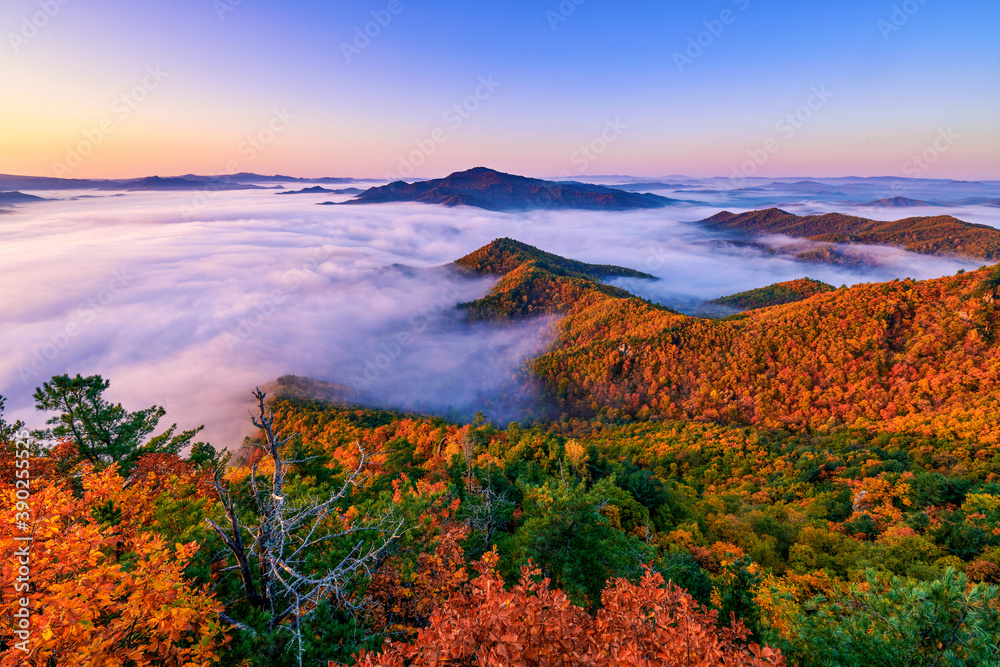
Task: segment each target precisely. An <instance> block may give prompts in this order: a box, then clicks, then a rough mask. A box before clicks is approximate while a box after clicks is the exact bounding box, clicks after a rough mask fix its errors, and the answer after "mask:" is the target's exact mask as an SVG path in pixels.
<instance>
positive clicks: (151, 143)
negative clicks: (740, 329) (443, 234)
mask: <svg viewBox="0 0 1000 667" xmlns="http://www.w3.org/2000/svg"><path fill="white" fill-rule="evenodd" d="M396 1H397V2H398V5H396V8H401V11H399V12H398V13H397V14H395V15H391V14H389V13H388V11H387V8H388V7H390V5H391V4H392V3H390V1H389V0H370V1H368V0H341V1H337V2H333V1H330V0H323V1H315V0H284V1H279V0H242V1H241V0H172V1H171V2H164V1H163V0H128V1H123V0H5V1H4V2H3V3H2V5H0V28H2V31H0V32H2V36H3V40H2V43H0V91H2V93H0V94H2V98H0V99H2V103H0V172H3V173H18V174H32V175H42V176H53V175H65V176H72V177H133V176H139V175H147V174H154V173H155V174H159V175H177V174H183V173H189V172H195V173H222V172H227V171H254V172H258V173H286V174H291V175H298V176H320V175H326V176H355V177H365V176H369V177H378V178H382V177H386V176H387V175H389V174H397V173H400V170H401V167H403V168H404V171H405V172H406V173H409V169H407V167H408V166H410V165H411V164H413V163H414V162H419V163H421V164H420V166H419V167H417V168H415V169H414V171H413V173H414V174H415V175H417V176H424V177H434V176H441V175H444V174H446V173H448V172H450V171H454V170H458V169H465V168H468V167H471V166H476V165H484V166H490V167H494V168H497V169H502V170H505V171H512V172H517V173H523V174H528V175H537V176H555V175H560V174H563V175H574V176H575V175H598V174H632V175H639V176H661V175H668V174H687V175H691V176H729V175H730V174H731V173H732V171H733V169H734V167H738V166H739V165H741V164H743V163H744V162H745V161H746V160H748V159H750V156H751V154H756V155H757V156H760V155H762V153H761V150H763V147H764V146H765V143H766V142H767V141H768V140H769V139H773V141H772V142H771V143H770V144H769V145H770V146H771V148H772V149H774V148H775V147H777V148H776V150H775V151H774V152H773V154H771V155H767V157H766V160H765V161H764V164H763V165H762V166H760V167H759V168H758V171H757V175H764V176H847V175H860V176H873V175H897V176H905V175H909V176H915V175H921V176H925V177H928V178H960V179H987V178H989V179H1000V121H998V119H1000V38H998V36H1000V3H997V2H996V1H995V0H988V1H987V0H982V1H978V2H973V1H969V0H952V1H951V2H944V1H943V0H922V1H921V0H907V1H906V2H896V3H894V2H892V1H888V0H887V1H885V2H881V1H872V0H841V1H839V2H824V3H812V2H808V3H806V2H792V1H788V0H735V1H734V0H711V1H707V2H697V3H695V2H684V3H682V2H663V1H662V0H661V1H658V2H653V1H642V2H640V1H632V2H629V1H625V2H608V1H607V0H563V2H562V3H560V0H477V1H475V2H468V1H464V2H459V1H457V0H433V1H431V0H396ZM62 3H65V4H62ZM577 3H579V4H577ZM46 7H48V12H49V14H52V16H51V17H49V16H47V15H45V14H44V13H43V12H44V11H45V8H46ZM54 8H56V9H54ZM561 8H562V9H561ZM907 10H909V12H910V13H909V14H908V13H907ZM372 12H376V13H379V12H381V13H382V15H383V18H384V17H385V16H386V15H390V16H391V17H392V18H391V20H390V21H389V22H388V25H386V26H385V27H380V29H379V34H378V35H377V36H376V37H374V38H373V39H371V41H370V43H369V44H367V45H364V42H359V44H360V45H361V46H363V48H361V49H359V51H360V52H355V53H352V54H351V57H350V61H348V57H346V56H345V54H344V52H343V44H345V43H347V44H352V43H353V42H354V40H355V36H356V30H357V29H363V28H364V26H365V24H366V23H368V22H370V21H372V20H373V15H372ZM724 12H730V13H727V14H724ZM720 18H724V19H726V20H728V21H729V22H728V24H724V23H722V22H721V21H720ZM557 19H558V20H557ZM562 19H564V20H562ZM894 19H895V23H893V21H894ZM904 19H905V20H904ZM706 22H708V24H707V25H706ZM880 22H881V23H880ZM36 25H41V27H40V28H37V29H35V26H36ZM720 27H721V28H722V29H721V30H720ZM710 28H714V29H715V31H716V33H718V34H711V32H708V31H709V30H710ZM896 28H898V29H896ZM890 30H891V31H890ZM699 38H700V40H701V42H702V44H703V45H704V46H702V47H700V48H701V52H700V53H699V52H698V50H697V49H692V50H691V51H689V52H688V53H687V54H685V51H686V50H687V49H688V47H689V46H690V44H691V42H690V41H689V40H695V41H697V40H699ZM675 54H682V55H685V57H687V56H693V57H691V60H690V61H689V62H685V63H683V64H682V66H678V64H677V56H676V55H675ZM150 68H152V71H157V70H158V71H160V72H162V73H165V76H163V77H161V78H162V80H160V81H158V82H157V81H156V80H155V79H154V78H152V77H150V76H149V75H148V72H149V71H150ZM490 77H492V80H493V81H495V82H497V83H498V84H499V85H498V86H497V87H496V88H495V90H493V91H492V93H489V92H487V90H486V89H485V88H482V87H480V86H481V84H480V83H479V82H480V80H481V79H486V80H489V79H490ZM144 78H145V81H146V84H147V87H146V88H142V87H141V86H142V85H143V81H144ZM137 86H139V87H140V88H138V89H137V88H136V87H137ZM477 87H478V90H479V92H480V94H481V97H483V98H484V99H482V100H474V101H473V100H469V104H470V106H478V108H477V109H475V110H474V111H473V112H471V113H468V114H467V115H468V117H467V118H461V117H459V116H458V115H456V114H455V113H454V111H452V112H451V113H450V114H449V109H453V107H454V106H455V105H456V104H462V103H463V102H465V101H466V100H467V99H468V98H469V96H471V95H474V94H475V93H476V92H477ZM813 89H817V90H824V91H828V92H829V93H832V96H831V97H829V99H827V100H826V101H824V102H819V98H817V97H813V98H812V102H813V106H814V107H817V108H815V109H812V110H808V111H806V110H805V109H800V107H802V105H804V104H806V103H807V102H808V101H810V96H811V95H812V94H813V93H812V92H811V91H812V90H813ZM123 95H124V96H126V99H125V100H122V99H121V98H122V96H123ZM130 96H131V97H130ZM138 98H144V99H142V101H138ZM116 100H117V102H116ZM129 104H131V106H134V108H131V106H128V105H129ZM797 110H798V111H799V113H800V118H806V120H805V121H804V122H798V121H796V125H798V127H795V126H793V125H791V124H787V123H786V124H782V125H779V122H780V121H781V119H782V118H784V117H785V116H786V114H790V113H792V114H794V113H795V112H796V111H797ZM125 111H127V113H125ZM276 111H277V112H280V113H279V115H278V116H276V115H275V113H276ZM282 115H286V117H287V115H290V116H292V118H289V119H287V120H282V119H281V116H282ZM458 121H461V122H458ZM609 121H611V123H612V124H614V123H618V124H619V126H620V127H619V128H618V129H614V130H612V129H608V127H609ZM269 125H270V126H271V127H270V128H269ZM102 127H103V128H105V129H110V130H111V131H110V132H104V131H103V130H102V129H101V128H102ZM275 128H276V129H278V131H277V132H272V129H275ZM439 128H440V130H441V131H440V132H439V133H437V135H436V136H437V138H438V139H441V138H442V137H443V138H444V139H445V141H443V143H436V142H434V140H433V139H432V138H431V137H432V136H433V134H434V131H435V130H436V129H439ZM602 133H603V134H604V135H605V137H604V139H612V140H613V141H610V142H605V141H604V139H602V138H601V137H602ZM942 133H943V134H945V135H948V136H950V137H951V138H950V139H948V140H947V141H944V140H939V139H938V137H939V136H941V135H942ZM88 137H89V138H88ZM251 137H255V138H256V140H255V141H256V146H254V145H253V143H252V142H251V141H250V138H251ZM935 141H937V143H938V148H939V149H940V148H943V149H944V150H937V149H935V148H934V145H935ZM421 144H422V145H423V146H424V148H423V149H422V150H421V149H419V148H418V146H419V145H421ZM588 144H593V146H594V147H595V149H598V150H596V151H595V153H594V154H593V155H592V159H590V158H586V157H584V155H583V153H582V152H580V148H581V146H585V145H588ZM600 149H603V150H600ZM75 150H78V152H87V153H88V155H86V156H80V158H79V159H76V158H74V157H73V154H72V153H73V151H75ZM416 151H420V152H416ZM415 152H416V153H415ZM925 152H926V154H927V155H928V156H930V157H933V158H935V159H933V160H931V161H930V162H929V163H927V164H922V163H917V162H914V160H913V158H914V157H915V156H919V155H921V154H923V153H925ZM411 155H412V156H415V158H414V159H411V158H410V157H409V156H411ZM57 164H58V165H62V166H63V167H65V169H57V166H56V165H57ZM234 167H235V168H234ZM57 172H58V173H57Z"/></svg>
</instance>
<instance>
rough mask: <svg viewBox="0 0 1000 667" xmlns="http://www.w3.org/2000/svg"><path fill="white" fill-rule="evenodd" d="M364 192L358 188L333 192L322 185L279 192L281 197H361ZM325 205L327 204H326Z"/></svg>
mask: <svg viewBox="0 0 1000 667" xmlns="http://www.w3.org/2000/svg"><path fill="white" fill-rule="evenodd" d="M362 192H364V190H360V189H358V188H343V189H340V190H331V189H329V188H324V187H323V186H322V185H315V186H313V187H311V188H302V189H301V190H286V191H285V192H279V193H277V194H279V195H314V194H317V195H318V194H328V195H359V194H361V193H362ZM324 203H325V202H324Z"/></svg>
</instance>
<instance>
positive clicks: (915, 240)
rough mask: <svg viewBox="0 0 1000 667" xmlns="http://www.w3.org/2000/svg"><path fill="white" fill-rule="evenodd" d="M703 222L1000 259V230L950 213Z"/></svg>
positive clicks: (720, 216) (778, 214)
mask: <svg viewBox="0 0 1000 667" xmlns="http://www.w3.org/2000/svg"><path fill="white" fill-rule="evenodd" d="M701 224H704V225H706V226H708V227H710V228H712V229H724V230H729V231H734V232H741V233H744V234H746V235H750V236H753V235H760V234H784V235H786V236H791V237H795V238H802V239H809V240H810V241H819V242H825V243H859V244H865V245H888V246H896V247H898V248H903V249H905V250H909V251H911V252H919V253H922V254H925V255H940V254H962V255H968V256H971V257H981V258H983V259H990V260H993V259H1000V230H998V229H996V228H994V227H990V226H988V225H977V224H973V223H970V222H963V221H961V220H959V219H957V218H953V217H952V216H950V215H938V216H932V217H916V218H905V219H903V220H896V221H893V222H883V221H878V220H869V219H867V218H859V217H855V216H850V215H843V214H841V213H827V214H825V215H806V216H799V215H794V214H792V213H789V212H787V211H783V210H781V209H779V208H769V209H765V210H761V211H749V212H747V213H740V214H735V213H730V212H729V211H723V212H721V213H717V214H716V215H713V216H712V217H710V218H706V219H705V220H702V221H701Z"/></svg>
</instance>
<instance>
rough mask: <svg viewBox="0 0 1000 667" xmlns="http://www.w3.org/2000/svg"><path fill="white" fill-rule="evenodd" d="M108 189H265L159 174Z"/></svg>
mask: <svg viewBox="0 0 1000 667" xmlns="http://www.w3.org/2000/svg"><path fill="white" fill-rule="evenodd" d="M104 188H105V189H109V190H206V189H211V190H265V189H268V188H263V187H261V186H259V185H250V184H248V183H229V182H226V181H221V180H212V181H197V180H192V179H190V178H181V177H180V176H173V177H170V178H161V177H159V176H147V177H145V178H140V179H137V180H134V181H124V182H121V183H115V184H114V185H106V186H104Z"/></svg>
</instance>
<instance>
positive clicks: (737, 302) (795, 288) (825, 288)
mask: <svg viewBox="0 0 1000 667" xmlns="http://www.w3.org/2000/svg"><path fill="white" fill-rule="evenodd" d="M833 290H834V287H833V285H827V284H826V283H824V282H821V281H819V280H812V279H811V278H799V279H798V280H786V281H785V282H781V283H775V284H773V285H768V286H767V287H758V288H757V289H752V290H747V291H746V292H740V293H738V294H730V295H729V296H720V297H719V298H718V299H712V300H711V301H709V302H708V303H709V304H711V305H715V306H726V307H728V308H733V309H736V310H754V309H756V308H767V307H768V306H782V305H784V304H786V303H793V302H795V301H802V300H803V299H808V298H809V297H811V296H812V295H813V294H821V293H822V292H832V291H833Z"/></svg>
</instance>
